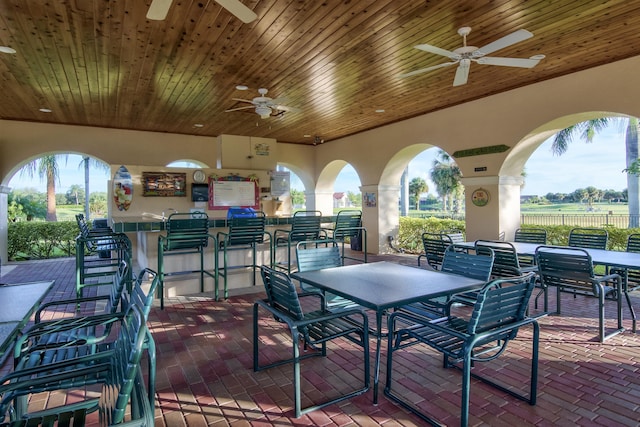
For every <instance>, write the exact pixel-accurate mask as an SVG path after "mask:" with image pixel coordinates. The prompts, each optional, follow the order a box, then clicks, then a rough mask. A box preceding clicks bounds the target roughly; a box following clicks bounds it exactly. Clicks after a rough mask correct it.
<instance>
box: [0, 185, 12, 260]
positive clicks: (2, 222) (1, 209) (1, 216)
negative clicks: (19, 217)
mask: <svg viewBox="0 0 640 427" xmlns="http://www.w3.org/2000/svg"><path fill="white" fill-rule="evenodd" d="M10 192H11V188H9V187H6V186H4V185H0V261H2V264H6V263H7V261H8V260H7V245H8V244H9V236H8V229H9V212H8V205H9V193H10Z"/></svg>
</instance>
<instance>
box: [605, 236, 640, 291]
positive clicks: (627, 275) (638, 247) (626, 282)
mask: <svg viewBox="0 0 640 427" xmlns="http://www.w3.org/2000/svg"><path fill="white" fill-rule="evenodd" d="M626 251H627V252H634V253H640V234H631V235H629V237H628V238H627V248H626ZM639 267H640V266H639ZM609 273H611V274H619V275H620V277H622V286H623V287H624V289H625V292H632V291H635V290H636V289H640V269H633V268H625V269H621V268H613V267H612V268H611V269H610V270H609Z"/></svg>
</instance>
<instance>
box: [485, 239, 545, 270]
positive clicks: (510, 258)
mask: <svg viewBox="0 0 640 427" xmlns="http://www.w3.org/2000/svg"><path fill="white" fill-rule="evenodd" d="M474 246H475V251H476V253H482V251H483V250H485V248H490V249H491V250H492V251H493V267H492V268H491V278H493V279H499V278H501V277H513V276H522V275H523V274H525V273H528V272H530V271H535V270H536V267H535V266H529V267H523V266H521V265H520V259H519V258H518V253H517V252H516V249H515V247H514V246H513V244H512V243H509V242H501V241H498V240H476V242H475V245H474Z"/></svg>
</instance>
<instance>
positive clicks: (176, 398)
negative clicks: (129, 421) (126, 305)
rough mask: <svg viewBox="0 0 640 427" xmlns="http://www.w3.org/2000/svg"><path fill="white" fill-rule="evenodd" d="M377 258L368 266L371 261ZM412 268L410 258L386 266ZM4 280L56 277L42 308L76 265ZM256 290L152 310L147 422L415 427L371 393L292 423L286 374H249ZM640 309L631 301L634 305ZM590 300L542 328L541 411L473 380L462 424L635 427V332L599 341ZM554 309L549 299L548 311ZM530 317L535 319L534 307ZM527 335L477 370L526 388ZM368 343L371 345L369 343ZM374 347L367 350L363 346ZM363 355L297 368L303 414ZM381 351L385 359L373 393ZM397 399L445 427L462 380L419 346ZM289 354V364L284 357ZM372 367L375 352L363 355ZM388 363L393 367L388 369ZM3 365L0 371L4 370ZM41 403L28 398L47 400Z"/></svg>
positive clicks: (30, 270)
mask: <svg viewBox="0 0 640 427" xmlns="http://www.w3.org/2000/svg"><path fill="white" fill-rule="evenodd" d="M376 259H380V257H372V260H376ZM385 259H391V260H393V261H398V262H403V263H407V264H410V265H416V257H415V256H413V257H408V256H395V257H385ZM3 268H4V269H5V270H8V269H11V271H9V272H7V273H4V270H3V275H2V276H1V280H0V282H4V283H16V282H28V281H35V280H41V279H48V280H50V279H55V280H56V284H55V288H54V290H53V293H52V294H51V295H50V296H49V298H51V299H52V298H62V297H68V296H70V295H73V292H74V287H73V284H74V280H75V277H74V262H73V260H70V259H64V260H54V261H43V262H25V263H18V264H14V265H12V266H8V267H7V266H3ZM262 296H263V294H262V293H261V292H257V293H247V294H244V295H237V296H233V297H231V298H229V299H228V300H226V301H219V302H216V301H214V300H212V299H211V298H209V297H208V296H207V295H193V296H186V297H184V296H183V297H175V298H167V299H166V300H165V304H166V307H165V309H164V310H160V309H159V308H158V307H155V308H154V309H153V310H152V312H151V315H150V318H149V326H150V328H151V331H152V333H153V336H154V338H155V340H156V344H157V347H158V377H157V383H156V390H157V395H156V397H157V399H156V408H155V420H156V425H158V426H168V427H179V426H206V425H214V426H285V425H313V426H376V425H380V426H382V425H384V426H398V425H400V426H414V425H423V422H422V421H420V419H418V418H417V417H415V416H413V415H411V414H409V413H408V412H407V411H405V410H403V409H401V408H400V407H398V406H397V405H395V404H393V403H391V402H390V401H389V400H387V399H386V397H384V395H383V394H382V393H380V398H379V404H378V405H373V403H372V392H371V391H370V392H368V393H366V394H364V395H362V396H359V397H357V398H354V399H350V400H347V401H344V402H342V403H340V404H337V405H331V406H329V407H327V408H324V409H322V410H318V411H315V412H312V413H310V414H307V415H305V416H303V417H301V418H299V419H295V418H294V417H293V402H292V385H291V378H292V369H291V366H289V365H286V366H283V367H278V368H273V369H270V370H267V371H262V372H258V373H254V372H253V369H252V366H253V365H252V339H253V338H252V336H253V330H252V308H253V302H254V301H255V299H256V298H260V297H262ZM632 299H633V303H634V307H636V309H640V304H639V303H640V293H638V292H635V293H634V294H633V296H632ZM596 305H597V304H596V300H595V299H593V298H586V297H583V296H577V297H575V298H573V296H571V295H568V294H567V295H563V315H562V316H547V317H545V318H542V319H541V320H540V324H541V331H542V333H541V342H540V373H539V379H540V384H539V393H538V404H537V405H536V406H529V405H528V404H526V403H524V402H521V401H518V400H515V399H513V398H511V397H510V396H508V395H505V394H504V393H502V392H500V391H497V390H495V389H492V388H491V387H489V386H486V385H484V384H482V383H479V382H478V381H475V380H473V382H472V389H471V394H472V395H471V408H470V416H471V418H470V425H492V426H501V425H504V426H514V425H518V426H525V425H540V426H546V425H548V426H551V425H554V426H557V425H560V426H565V425H566V426H569V425H571V426H574V425H580V426H590V425H604V426H613V425H628V426H637V425H640V374H639V372H638V370H639V368H640V364H639V359H640V334H634V333H632V332H631V331H630V329H631V322H630V320H629V318H630V317H629V313H628V310H627V309H626V307H625V310H624V313H625V326H626V327H627V328H628V330H627V331H625V332H623V333H622V334H619V335H617V336H615V337H613V338H611V339H609V340H608V341H606V342H605V343H599V342H598V341H597V339H596V338H595V337H596V335H597V328H598V321H597V311H596ZM553 307H555V303H554V301H553V300H552V301H551V308H553ZM606 309H607V315H608V316H607V317H608V318H609V319H610V320H609V323H608V325H609V327H614V326H615V320H613V317H612V316H613V315H614V313H615V303H614V302H611V301H610V302H607V308H606ZM531 312H532V313H536V310H535V309H534V308H533V306H532V308H531ZM261 322H262V323H261V324H262V325H263V326H264V327H263V328H262V331H263V335H262V340H263V342H264V343H265V344H264V345H263V347H262V349H263V353H261V356H264V357H274V356H277V355H278V352H280V354H282V353H281V352H282V349H283V348H284V349H288V348H290V347H289V344H287V343H286V340H287V337H288V335H287V333H285V332H286V331H285V329H284V328H283V327H282V325H280V324H278V323H277V322H275V321H273V319H269V318H266V317H265V318H263V320H261ZM530 338H531V330H528V329H523V330H522V331H521V333H520V334H519V336H518V338H517V340H516V341H515V342H513V343H512V345H510V347H509V349H508V350H507V352H506V353H505V354H503V355H502V356H501V357H500V358H498V359H497V360H495V361H492V362H488V363H482V364H477V365H476V368H475V369H476V370H478V371H481V372H483V373H485V374H489V375H492V376H494V377H498V378H500V379H502V380H504V381H505V382H506V383H507V384H509V385H510V386H512V387H514V388H518V389H519V390H526V389H527V388H526V381H527V375H528V369H529V355H530V349H531V341H530ZM372 344H373V341H372ZM372 348H373V347H372ZM359 351H360V349H359V348H357V347H353V346H352V345H351V344H347V343H344V342H335V343H330V344H329V350H328V357H326V358H312V359H309V360H307V361H305V362H304V363H303V375H304V380H303V390H304V393H305V394H304V396H303V404H304V403H308V402H310V399H312V401H318V399H319V398H320V399H321V398H322V396H323V395H327V396H333V395H335V393H336V392H337V391H339V390H344V389H345V388H346V387H349V386H350V385H353V384H355V383H356V382H357V381H358V380H359V378H361V374H362V366H361V363H359V358H360V354H359ZM385 353H386V351H384V349H383V358H382V360H383V363H382V365H383V366H382V367H381V386H384V373H385V369H386V367H385V366H384V363H385V360H386V354H385ZM397 354H398V355H399V357H398V358H397V364H396V363H395V362H394V374H395V373H396V372H397V376H396V375H394V381H395V380H396V378H397V381H398V382H397V384H394V389H398V390H404V391H405V392H406V393H408V395H409V396H411V400H412V401H413V402H415V403H416V404H417V405H418V406H419V407H420V408H422V409H423V410H425V411H428V412H429V413H431V414H432V415H434V416H435V417H437V418H439V419H440V420H442V422H443V423H445V424H447V425H457V424H458V423H459V420H458V415H459V400H460V386H461V384H460V372H459V371H457V370H455V369H446V370H445V369H443V368H442V359H441V357H440V356H439V355H438V354H436V353H435V352H433V351H432V350H430V349H428V348H426V347H424V346H413V347H410V348H408V349H406V350H404V351H400V352H398V353H397ZM284 355H285V356H288V354H284ZM371 357H372V360H373V353H372V354H371ZM395 360H396V359H395V358H394V361H395ZM8 365H10V363H9V362H6V363H5V366H4V367H3V369H4V371H5V372H6V371H7V370H8V369H10V366H8ZM47 397H48V396H45V397H43V396H37V398H38V399H46V398H47Z"/></svg>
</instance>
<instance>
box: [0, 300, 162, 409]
mask: <svg viewBox="0 0 640 427" xmlns="http://www.w3.org/2000/svg"><path fill="white" fill-rule="evenodd" d="M115 321H117V322H118V323H119V324H118V326H119V327H118V335H117V338H116V339H115V340H114V341H111V342H103V343H100V344H98V345H97V348H96V349H95V351H93V350H92V348H91V346H83V345H78V346H69V347H63V348H56V349H46V348H45V349H40V350H37V351H33V352H31V353H28V354H27V355H26V356H25V357H23V358H22V359H21V362H20V364H18V366H17V367H16V369H15V370H14V371H13V372H11V373H9V374H7V375H6V376H5V377H4V378H2V380H1V385H0V396H2V397H1V399H0V414H2V417H5V416H6V415H5V414H6V413H7V410H8V408H9V405H11V404H12V403H13V404H14V408H13V409H14V411H15V412H14V413H15V417H16V418H15V419H20V418H23V416H27V417H28V415H27V407H28V406H27V397H28V396H29V395H32V394H36V393H40V392H45V391H54V390H71V389H74V390H75V389H78V388H82V387H85V386H89V385H93V384H102V385H104V386H107V388H106V389H105V390H111V392H112V391H113V390H114V389H115V390H119V393H120V392H123V391H124V392H125V394H128V393H130V392H131V389H130V387H131V386H132V384H133V379H134V378H135V375H136V374H137V371H138V369H139V362H140V358H141V354H142V351H143V349H144V348H145V346H148V340H153V337H152V336H151V334H150V333H149V332H148V329H147V327H146V324H145V322H146V320H145V317H144V315H143V313H142V312H141V311H140V310H139V308H138V307H137V306H135V305H131V306H130V307H129V308H128V309H127V311H126V312H125V314H124V316H122V317H119V318H117V319H116V320H115ZM52 355H56V356H58V357H51V356H52ZM123 378H124V379H123ZM123 381H124V383H126V384H127V385H125V387H124V389H122V390H120V387H121V386H122V384H124V383H123ZM127 390H128V391H127ZM106 397H108V396H105V398H106ZM146 400H147V403H148V404H149V405H152V403H149V402H150V400H149V399H146ZM151 402H152V401H151ZM121 403H122V402H121ZM93 406H95V405H93ZM117 411H118V412H122V413H124V411H123V409H122V406H120V407H119V408H117ZM120 416H121V415H118V416H117V417H116V420H117V419H118V418H119V417H120Z"/></svg>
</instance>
